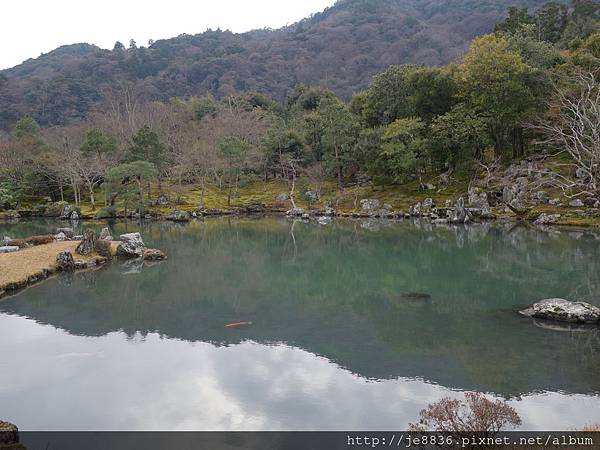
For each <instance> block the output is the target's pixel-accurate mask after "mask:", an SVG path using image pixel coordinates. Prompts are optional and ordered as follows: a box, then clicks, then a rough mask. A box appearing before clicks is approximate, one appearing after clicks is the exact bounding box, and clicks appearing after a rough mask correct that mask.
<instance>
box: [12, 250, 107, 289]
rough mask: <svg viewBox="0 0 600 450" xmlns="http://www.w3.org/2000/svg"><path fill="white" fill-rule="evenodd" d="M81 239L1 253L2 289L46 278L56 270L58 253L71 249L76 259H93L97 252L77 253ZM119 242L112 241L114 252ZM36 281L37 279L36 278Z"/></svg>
mask: <svg viewBox="0 0 600 450" xmlns="http://www.w3.org/2000/svg"><path fill="white" fill-rule="evenodd" d="M78 244H79V241H65V242H53V243H51V244H46V245H39V246H36V247H30V248H27V249H24V250H21V251H18V252H14V253H2V254H0V291H4V290H12V289H17V288H20V287H24V286H26V285H27V284H29V283H30V282H31V280H34V279H39V278H45V277H46V276H47V275H48V274H52V273H54V272H56V255H58V254H59V253H60V252H64V251H70V252H71V253H73V255H74V257H75V258H76V259H81V260H85V261H88V260H91V259H92V258H93V257H94V256H96V255H95V254H90V255H86V256H81V255H75V249H76V248H77V245H78ZM117 245H118V243H117V242H113V243H112V250H113V253H114V252H115V251H116V246H117ZM34 281H35V280H34Z"/></svg>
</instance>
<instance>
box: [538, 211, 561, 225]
mask: <svg viewBox="0 0 600 450" xmlns="http://www.w3.org/2000/svg"><path fill="white" fill-rule="evenodd" d="M560 217H561V216H560V214H545V213H542V214H540V216H539V217H538V218H537V219H536V221H535V222H533V223H534V224H535V225H553V224H555V223H557V222H558V220H559V219H560Z"/></svg>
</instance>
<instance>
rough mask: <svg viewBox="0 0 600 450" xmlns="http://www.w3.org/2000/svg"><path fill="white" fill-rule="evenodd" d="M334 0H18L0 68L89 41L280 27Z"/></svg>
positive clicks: (1, 19) (6, 25)
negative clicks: (56, 49) (62, 47)
mask: <svg viewBox="0 0 600 450" xmlns="http://www.w3.org/2000/svg"><path fill="white" fill-rule="evenodd" d="M334 2H335V0H195V1H194V0H167V1H165V0H160V1H159V0H144V1H141V0H103V1H101V2H91V1H85V0H52V1H49V0H19V1H5V2H2V6H1V7H0V42H2V48H0V69H6V68H9V67H13V66H15V65H17V64H20V63H21V62H23V61H25V60H27V59H29V58H37V57H38V56H40V54H41V53H47V52H49V51H51V50H53V49H55V48H57V47H60V46H61V45H67V44H74V43H80V42H87V43H89V44H95V45H98V46H99V47H102V48H108V49H112V48H113V46H114V44H115V42H116V41H121V42H122V43H123V44H124V45H125V46H128V45H129V40H130V39H135V40H136V42H137V44H138V46H141V45H144V46H145V45H147V43H148V40H149V39H154V40H155V41H156V40H158V39H164V38H170V37H175V36H178V35H180V34H182V33H187V34H197V33H201V32H203V31H205V30H206V29H208V28H212V29H216V28H219V27H220V28H221V29H222V30H227V29H228V30H231V31H234V32H244V31H248V30H252V29H256V28H265V27H267V28H279V27H282V26H284V25H286V24H290V23H293V22H296V21H298V20H300V19H302V18H304V17H306V16H308V15H310V14H312V13H315V12H318V11H322V10H323V9H325V8H326V7H328V6H331V5H332V4H333V3H334Z"/></svg>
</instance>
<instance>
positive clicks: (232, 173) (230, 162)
mask: <svg viewBox="0 0 600 450" xmlns="http://www.w3.org/2000/svg"><path fill="white" fill-rule="evenodd" d="M249 147H250V146H249V145H248V143H247V142H244V141H243V140H242V139H240V138H238V137H235V136H228V137H226V138H224V139H223V140H221V142H219V150H220V152H221V154H222V155H223V156H224V157H225V159H226V160H227V174H228V177H227V180H228V182H227V185H228V189H227V206H228V207H230V206H231V194H232V190H233V196H234V205H235V203H236V200H237V187H238V183H239V179H240V170H241V168H242V166H243V164H244V158H245V156H246V154H247V153H248V150H249Z"/></svg>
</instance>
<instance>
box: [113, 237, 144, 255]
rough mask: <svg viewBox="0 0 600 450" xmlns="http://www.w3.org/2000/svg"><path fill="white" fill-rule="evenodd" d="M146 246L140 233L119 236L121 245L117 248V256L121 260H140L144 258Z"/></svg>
mask: <svg viewBox="0 0 600 450" xmlns="http://www.w3.org/2000/svg"><path fill="white" fill-rule="evenodd" d="M145 248H146V246H145V245H144V241H143V240H142V236H141V235H140V233H127V234H122V235H121V243H120V244H119V246H118V247H117V256H120V257H122V258H141V257H143V256H144V250H145Z"/></svg>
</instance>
